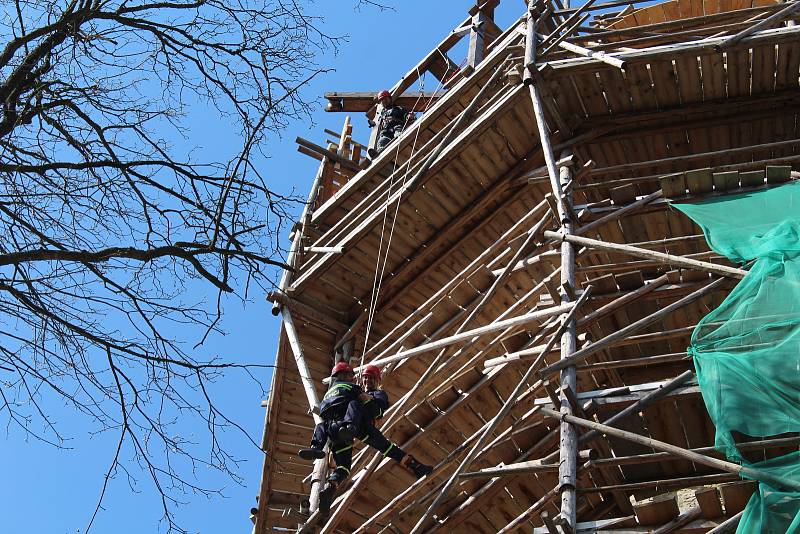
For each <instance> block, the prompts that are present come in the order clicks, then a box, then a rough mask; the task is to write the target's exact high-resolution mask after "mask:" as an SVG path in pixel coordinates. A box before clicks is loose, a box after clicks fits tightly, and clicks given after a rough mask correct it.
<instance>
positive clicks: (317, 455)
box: [297, 443, 325, 460]
mask: <svg viewBox="0 0 800 534" xmlns="http://www.w3.org/2000/svg"><path fill="white" fill-rule="evenodd" d="M297 455H298V456H299V457H300V458H302V459H303V460H319V459H321V458H325V451H323V450H322V447H320V446H318V445H317V444H316V443H312V444H311V446H310V447H309V448H307V449H300V452H298V453H297Z"/></svg>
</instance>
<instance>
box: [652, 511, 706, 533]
mask: <svg viewBox="0 0 800 534" xmlns="http://www.w3.org/2000/svg"><path fill="white" fill-rule="evenodd" d="M700 514H701V510H700V507H699V506H695V507H694V508H690V509H689V510H686V511H685V512H683V513H682V514H681V515H679V516H678V517H676V518H675V519H673V520H672V521H670V522H669V523H667V524H666V525H663V526H661V527H659V528H657V529H656V530H655V531H654V532H653V534H671V533H672V532H675V531H676V530H678V529H679V528H681V527H684V526H686V525H688V524H689V523H691V522H692V521H694V520H695V519H697V518H699V517H700Z"/></svg>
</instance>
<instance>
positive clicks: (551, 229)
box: [255, 0, 800, 534]
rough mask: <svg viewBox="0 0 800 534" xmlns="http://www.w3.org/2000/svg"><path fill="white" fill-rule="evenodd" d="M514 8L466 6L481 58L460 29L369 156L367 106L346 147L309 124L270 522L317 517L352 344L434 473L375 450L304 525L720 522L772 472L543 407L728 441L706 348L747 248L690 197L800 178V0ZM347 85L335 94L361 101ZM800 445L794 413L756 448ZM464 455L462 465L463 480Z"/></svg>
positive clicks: (282, 349) (282, 356)
mask: <svg viewBox="0 0 800 534" xmlns="http://www.w3.org/2000/svg"><path fill="white" fill-rule="evenodd" d="M496 4H497V2H496V1H494V2H483V3H482V5H478V6H476V7H475V8H474V9H473V11H472V12H471V13H470V18H468V19H467V21H465V24H466V25H467V26H469V24H467V23H468V22H469V21H470V20H471V21H480V20H482V19H483V20H486V21H488V22H486V23H485V24H483V25H478V26H472V29H471V30H469V31H467V30H464V29H463V27H462V28H460V29H457V30H458V31H460V32H461V33H458V31H457V32H453V34H458V35H461V34H463V35H467V34H468V33H470V32H471V35H470V39H471V42H472V43H473V44H474V43H477V46H478V47H479V49H478V51H477V52H475V51H474V50H473V52H474V53H475V58H473V63H474V67H473V68H466V69H462V70H461V71H458V72H456V73H455V75H453V73H452V72H451V73H449V74H447V75H445V74H444V72H443V69H447V68H448V65H449V64H450V63H452V61H451V60H449V58H447V56H446V51H447V49H448V48H447V46H452V43H451V42H450V41H447V40H445V41H443V44H442V45H440V47H439V48H437V50H435V51H434V52H438V55H437V54H433V53H432V55H430V56H429V57H428V58H425V59H424V60H423V61H422V62H421V64H420V65H421V66H422V70H425V69H429V70H430V72H433V73H434V74H436V71H437V69H438V72H439V77H440V79H442V80H443V84H442V86H441V88H440V90H439V91H438V92H437V93H436V94H429V95H416V96H417V97H418V98H424V99H426V100H425V106H424V109H426V110H425V111H424V113H423V114H422V115H421V116H420V117H419V118H418V120H417V121H416V122H415V123H414V124H413V125H412V126H411V127H410V128H409V129H408V130H407V131H406V132H404V135H403V136H402V138H401V139H400V140H399V141H396V142H395V143H394V144H392V145H391V146H390V148H389V149H387V150H386V151H385V152H383V153H382V154H381V155H380V156H379V157H377V158H376V160H375V161H374V162H372V164H371V165H370V166H369V167H367V168H366V169H364V168H362V167H363V166H364V165H363V162H361V161H360V155H361V154H362V153H363V147H362V146H361V145H358V144H357V143H354V142H353V141H352V139H351V133H352V128H351V127H350V126H349V125H348V124H346V126H345V129H344V131H343V133H342V135H341V137H340V139H339V140H338V141H336V142H334V143H329V144H328V145H327V148H323V147H321V146H319V145H315V144H314V143H309V142H306V141H303V140H299V141H301V145H302V149H303V150H302V151H304V152H306V153H308V154H310V155H314V156H315V157H317V158H318V159H321V165H320V170H319V173H318V175H317V179H316V181H315V184H314V186H313V188H312V193H311V195H310V198H309V208H308V209H307V211H306V212H305V213H304V214H303V217H302V218H301V220H300V221H299V223H298V224H297V225H296V227H295V233H294V244H293V248H292V254H291V256H290V262H291V264H292V265H294V267H295V271H294V272H293V273H289V272H287V273H285V276H284V280H283V282H282V286H281V289H280V291H276V292H275V293H274V294H272V295H271V298H272V300H273V301H274V302H275V303H276V312H280V313H282V314H283V317H284V328H283V329H282V331H281V337H280V343H279V346H278V350H277V356H276V369H275V373H274V377H273V382H272V390H271V393H270V398H269V403H268V408H267V422H266V426H265V433H264V440H263V449H264V451H265V453H266V456H265V462H264V470H263V478H262V485H261V491H260V498H259V505H258V510H259V511H258V514H257V516H256V528H255V532H256V533H257V534H262V533H267V532H280V531H287V529H289V530H292V531H294V530H295V529H296V528H297V526H298V524H299V523H304V522H305V521H306V520H307V517H306V516H304V515H301V514H300V513H299V505H300V501H301V500H302V499H305V498H307V496H308V495H309V493H310V492H311V489H312V487H311V482H312V479H314V478H318V477H312V476H311V473H312V469H313V466H312V464H311V463H310V462H306V461H303V460H301V459H299V458H298V457H297V456H296V452H297V450H298V449H299V448H301V447H304V446H306V445H307V443H308V440H309V438H310V435H311V431H312V427H313V425H314V420H313V418H312V416H311V415H310V413H309V402H313V399H314V397H315V396H316V398H320V397H321V396H322V395H323V394H324V391H325V385H324V384H323V382H322V379H323V378H324V377H325V376H327V374H328V372H329V370H330V368H331V366H332V364H333V363H334V361H335V358H336V357H337V355H338V357H339V358H341V357H345V358H350V359H351V362H352V363H354V365H358V364H359V363H360V362H361V361H362V354H363V355H364V356H363V361H364V362H365V363H369V362H372V361H378V362H380V363H382V364H385V367H384V381H383V382H384V388H385V389H386V391H387V392H388V394H389V396H390V398H391V399H392V401H393V402H394V403H395V408H394V409H392V410H391V411H390V412H389V414H388V415H387V418H386V420H385V422H384V424H383V426H382V430H383V431H384V433H386V434H387V436H388V437H389V438H390V439H391V440H393V441H394V442H396V443H398V444H400V445H401V446H403V447H404V448H406V449H407V450H408V451H409V452H410V453H412V454H413V455H414V456H416V457H417V458H419V459H420V460H421V461H423V462H426V463H429V464H431V465H435V466H436V469H435V472H434V474H433V475H432V476H429V477H427V478H426V479H423V480H422V481H419V482H416V483H415V480H414V479H413V477H412V476H411V475H410V474H409V473H408V472H407V471H405V470H404V469H403V468H401V467H399V466H397V465H395V464H394V463H390V462H380V460H379V459H377V460H373V455H372V451H371V450H369V451H367V452H362V453H357V454H356V460H354V464H353V465H354V468H353V475H354V476H353V480H354V481H355V482H353V483H351V484H349V485H347V486H345V487H344V488H343V489H342V490H341V491H340V492H339V495H340V498H339V500H338V501H337V504H335V505H334V507H333V510H332V514H331V516H330V518H328V519H327V520H322V521H320V520H319V518H317V517H316V516H317V515H318V514H315V515H314V516H312V521H311V522H309V524H308V525H307V527H306V528H305V529H304V531H308V532H311V531H313V530H314V529H316V530H321V531H322V532H381V531H386V532H403V533H406V532H433V531H437V530H439V531H446V530H450V531H456V532H512V531H515V530H517V529H523V530H525V531H528V532H530V531H531V530H533V529H534V528H536V529H535V530H533V531H534V532H553V530H550V529H553V528H556V529H559V528H562V529H563V531H564V532H571V531H573V530H575V531H578V532H593V531H604V532H606V531H607V532H614V531H617V532H623V531H624V532H659V533H666V532H683V533H689V532H709V531H711V530H712V529H713V528H715V527H716V526H717V525H718V524H721V523H723V522H724V521H726V520H727V519H729V518H732V517H734V522H735V516H736V514H738V513H739V512H740V511H741V510H742V509H743V507H744V504H745V503H746V500H747V497H748V495H749V493H750V492H752V490H753V485H752V484H751V483H749V482H743V481H742V479H741V478H740V477H739V476H738V475H737V474H735V473H731V472H729V471H727V470H726V468H725V467H724V466H722V467H721V466H720V465H716V464H703V463H702V462H698V461H693V460H690V459H688V458H687V457H685V456H681V455H676V454H673V453H666V452H659V451H661V449H659V448H658V444H656V443H651V444H647V445H645V444H643V443H637V442H633V441H631V440H629V439H625V438H623V437H617V436H611V435H608V434H606V435H601V434H600V435H595V436H588V439H587V435H586V434H585V432H586V429H582V428H580V427H578V426H577V425H572V424H569V423H566V422H565V423H560V422H559V420H558V419H557V418H553V417H552V416H551V415H548V413H547V412H548V409H549V408H553V407H554V406H553V405H554V403H555V404H556V405H557V406H555V409H556V410H559V409H560V411H561V413H570V414H574V415H576V416H578V417H581V418H584V419H590V420H595V421H598V422H601V423H602V422H607V421H609V419H611V418H614V419H613V420H612V421H611V422H610V423H609V424H610V426H613V427H616V428H618V429H622V430H625V431H629V432H632V433H635V434H638V435H640V436H643V437H646V438H649V439H652V440H658V441H662V442H667V443H669V444H672V445H676V446H678V447H680V448H681V449H685V450H689V449H692V450H696V451H697V452H700V453H701V454H702V455H703V456H704V457H706V458H722V456H721V455H719V454H716V453H714V452H713V450H712V449H711V446H712V445H713V443H714V427H713V425H712V424H711V422H710V420H709V418H708V415H707V413H706V410H705V406H704V403H703V399H702V397H701V396H700V393H699V390H698V388H697V386H696V382H694V381H693V376H692V375H691V373H686V371H689V370H691V369H693V367H692V363H691V361H690V360H689V359H688V357H687V356H686V348H687V346H688V344H689V336H690V334H691V331H692V327H693V326H694V325H696V324H697V322H698V320H699V319H700V318H701V317H703V316H704V315H705V314H706V313H708V311H709V310H711V309H713V308H714V307H715V306H716V305H718V304H719V303H720V302H721V301H722V299H723V298H724V297H725V296H726V294H727V293H728V291H729V290H730V288H731V287H733V285H735V283H736V281H737V279H738V278H741V276H742V273H743V271H741V270H740V269H738V268H736V267H735V266H733V265H731V264H729V263H727V261H726V260H724V259H723V258H721V257H719V256H717V255H716V254H714V253H713V252H711V251H709V248H708V245H707V244H706V241H705V239H704V237H703V235H702V232H701V230H700V229H699V228H698V227H696V226H695V225H694V224H693V223H692V222H691V221H690V220H688V219H687V218H686V217H685V216H683V215H682V214H680V213H679V212H678V211H676V210H673V209H671V208H670V203H671V202H672V200H673V199H676V198H679V199H681V200H684V201H692V200H694V199H697V198H706V197H708V196H709V195H724V194H728V193H730V192H731V191H738V190H741V189H749V188H763V187H771V186H772V185H773V184H776V183H780V182H782V181H786V180H789V179H792V178H793V176H792V175H791V174H790V172H789V171H790V169H789V168H788V167H794V166H795V164H796V162H797V161H798V160H800V152H798V144H799V143H800V138H799V137H798V133H800V132H798V128H800V125H799V124H798V112H799V111H800V100H798V98H797V97H798V88H799V87H798V77H800V41H799V40H798V38H799V37H800V27H798V26H794V25H793V23H791V19H792V17H793V15H792V11H791V10H793V8H794V7H793V6H794V5H795V4H793V3H790V4H788V7H787V4H781V3H775V2H772V1H769V2H768V1H762V0H753V1H751V0H711V1H701V0H680V1H675V0H674V1H670V2H665V3H662V4H657V5H650V6H647V7H642V8H636V7H635V6H636V3H635V2H634V3H623V2H614V3H611V5H610V6H609V4H606V5H605V6H602V5H600V4H594V5H593V4H592V3H591V2H590V3H588V4H586V5H585V6H581V7H576V8H573V9H563V8H561V7H560V3H559V2H558V0H556V1H555V2H553V3H548V2H532V3H531V5H529V10H528V12H525V13H521V15H522V17H521V18H520V19H519V20H518V21H517V22H516V23H515V24H514V25H513V26H512V27H511V28H508V29H505V30H503V31H500V29H497V28H496V27H492V26H493V23H491V12H492V10H493V9H494V6H495V5H496ZM615 6H616V7H615ZM612 8H613V9H612ZM782 10H783V11H782ZM778 13H781V15H780V16H775V17H773V16H774V15H776V14H778ZM767 19H769V20H767ZM764 20H767V24H763V25H762V24H760V22H761V21H764ZM786 21H789V22H788V23H787V22H786ZM754 25H756V27H754ZM476 28H477V29H476ZM468 29H469V28H468ZM534 29H535V31H533V30H534ZM451 35H452V34H451ZM534 35H536V38H535V39H534V38H533V37H532V36H534ZM526 45H527V46H526ZM472 48H474V47H472ZM440 56H441V57H444V58H447V59H446V60H443V59H441V57H440ZM532 57H533V58H535V61H533V60H532V59H531V58H532ZM431 58H433V59H431ZM437 58H438V59H437ZM434 59H435V61H434ZM415 69H416V68H415ZM415 69H412V71H411V72H419V70H420V69H416V70H415ZM523 79H525V82H528V83H523ZM411 83H413V80H412V81H410V82H409V77H408V76H406V77H404V78H403V80H401V82H398V85H397V86H396V87H395V88H394V94H396V95H399V94H402V93H403V91H405V90H406V89H408V88H409V87H410V86H411ZM348 95H349V94H348V93H339V94H336V95H334V96H333V97H331V98H332V101H335V105H333V106H332V110H334V111H337V110H345V111H346V110H348V109H363V108H364V106H365V104H364V102H363V97H359V96H358V95H355V96H353V95H350V96H348ZM359 98H360V100H359ZM348 99H350V100H348ZM348 106H350V107H348ZM419 109H423V106H420V107H419ZM537 115H538V119H537ZM765 170H766V173H765ZM732 216H733V214H732ZM614 244H621V245H623V246H622V247H619V246H614ZM376 277H377V282H376ZM590 287H591V289H590V290H589V288H590ZM587 290H588V292H587ZM576 299H577V300H578V304H575V302H576ZM673 304H674V306H673ZM569 310H572V311H573V312H574V314H573V316H572V318H573V319H572V320H569V321H567V320H566V319H564V317H565V313H566V312H567V311H569ZM515 318H516V320H511V319H515ZM564 321H566V322H564ZM562 323H564V327H563V328H560V327H561V325H562ZM562 332H563V334H562ZM540 356H541V357H540ZM562 358H569V359H567V360H565V363H564V364H563V365H560V364H559V365H556V366H555V367H553V366H552V364H555V363H556V362H559V360H560V359H562ZM532 364H534V365H533V369H531V365H532ZM559 366H560V367H563V369H560V368H559ZM299 369H303V371H302V372H301V371H300V370H299ZM529 371H530V372H529ZM559 373H560V374H559ZM571 373H572V374H574V375H575V376H576V378H575V379H573V378H571ZM675 377H680V379H679V380H677V381H675V380H673V379H674V378H675ZM523 378H524V379H525V380H523V381H522V382H521V379H523ZM564 385H566V387H562V386H564ZM518 386H519V387H518ZM404 396H405V398H404ZM400 399H403V401H402V402H400ZM504 405H507V408H508V409H507V410H504V411H507V412H508V413H507V415H506V414H501V415H504V416H503V417H501V418H496V416H497V415H498V413H500V412H501V408H502V407H503V406H504ZM397 407H399V409H397ZM623 410H624V412H623ZM620 413H622V415H621V416H619V417H615V416H617V415H618V414H620ZM581 436H583V437H581ZM476 444H477V449H475V453H477V454H473V455H474V456H475V458H474V460H473V461H471V462H463V460H464V458H465V457H467V456H468V454H470V453H471V452H472V450H473V448H475V447H476ZM797 446H798V439H796V437H794V436H781V439H770V440H766V441H760V442H755V443H753V444H752V445H750V446H749V450H750V451H751V452H750V454H752V455H753V458H764V457H772V456H776V455H779V454H785V453H786V452H787V451H789V450H796V449H797ZM534 460H541V461H539V462H532V461H534ZM520 462H527V463H523V464H520ZM462 463H463V464H465V465H463V466H462V467H461V469H460V471H462V475H463V474H466V476H460V477H457V480H454V481H453V483H451V484H448V483H447V482H448V480H449V479H450V478H451V477H452V475H453V473H454V472H455V471H456V469H457V468H459V466H460V465H461V464H462ZM466 464H469V465H466ZM510 464H520V465H518V466H516V467H513V468H512V467H504V466H509V465H510ZM559 466H561V467H559ZM492 468H494V470H490V471H484V472H481V470H487V469H492ZM559 469H561V472H559ZM318 470H319V468H318ZM570 471H571V473H570ZM570 476H572V477H574V480H572V479H570ZM315 486H316V485H315ZM445 487H446V490H447V491H444V492H443V491H442V489H443V488H445ZM687 488H691V489H692V490H691V491H688V492H687V491H682V492H681V507H679V506H678V503H677V501H676V497H675V492H676V491H678V490H685V489H687ZM687 495H688V501H686V499H687ZM434 501H435V506H434V507H431V504H432V503H434ZM684 501H686V502H684ZM570 503H571V504H570ZM687 503H688V504H687ZM429 508H433V510H431V512H432V513H427V512H426V511H427V510H428V509H429ZM423 515H424V516H425V517H424V518H423ZM570 515H572V517H570ZM421 519H422V521H421ZM559 522H561V523H563V524H565V525H568V526H564V527H559V526H557V525H556V526H555V527H554V526H553V525H554V524H557V523H559ZM312 524H313V525H315V526H313V527H312ZM453 529H456V530H453ZM556 531H559V532H560V530H556ZM719 531H720V532H721V531H722V530H719ZM715 532H716V531H715Z"/></svg>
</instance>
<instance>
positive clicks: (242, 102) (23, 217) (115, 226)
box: [0, 0, 338, 530]
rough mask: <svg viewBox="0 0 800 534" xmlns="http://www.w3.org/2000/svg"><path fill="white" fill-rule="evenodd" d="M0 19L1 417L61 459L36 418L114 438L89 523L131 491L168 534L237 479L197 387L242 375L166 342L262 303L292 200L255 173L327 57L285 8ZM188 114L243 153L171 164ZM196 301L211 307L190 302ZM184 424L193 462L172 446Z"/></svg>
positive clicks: (73, 10)
mask: <svg viewBox="0 0 800 534" xmlns="http://www.w3.org/2000/svg"><path fill="white" fill-rule="evenodd" d="M0 4H1V5H2V6H3V11H2V17H3V18H2V21H0V24H2V28H3V30H4V31H3V35H4V36H5V37H4V39H5V40H6V42H5V43H4V46H2V51H0V69H1V72H2V74H1V75H0V150H1V151H2V157H0V184H1V185H0V188H1V189H0V232H2V240H1V241H0V380H2V384H1V385H0V414H2V416H3V417H4V418H5V419H6V422H7V423H8V425H11V426H14V425H18V426H19V427H20V428H21V429H23V431H24V432H26V433H28V434H30V435H33V436H36V437H37V438H39V439H42V440H45V441H48V442H50V443H52V444H53V445H55V446H63V444H64V441H63V440H64V438H65V436H64V435H63V434H62V429H61V428H60V427H59V425H58V422H57V421H55V420H54V418H53V417H52V415H51V414H50V412H49V411H48V403H47V402H46V399H53V398H61V399H62V400H64V401H66V402H67V403H68V404H69V405H70V406H71V407H73V408H74V409H75V410H77V412H79V413H80V414H82V415H83V416H85V417H86V418H87V420H88V421H89V422H90V423H91V424H93V425H95V426H96V428H97V431H98V432H115V433H116V434H117V435H118V446H117V449H116V454H115V455H114V457H113V462H112V463H111V465H110V467H109V469H108V473H107V476H106V479H105V483H104V485H103V489H102V493H101V495H100V500H99V502H98V507H97V510H95V515H96V514H97V511H98V510H100V509H101V508H102V497H103V495H105V492H106V488H107V485H108V481H109V480H110V479H112V478H113V477H115V476H122V477H123V478H124V477H128V479H129V480H133V479H134V478H136V477H137V476H140V475H141V474H142V473H144V475H145V478H146V480H149V483H151V484H152V485H153V487H154V488H156V489H157V491H158V492H159V493H160V495H161V498H162V503H163V513H164V518H165V524H166V527H167V528H168V529H169V530H181V529H180V527H179V526H178V525H176V523H175V520H174V506H175V504H176V503H177V502H179V501H180V500H181V499H182V495H183V494H185V493H192V492H200V493H206V494H207V493H209V492H211V491H213V490H211V489H208V488H204V487H201V486H199V485H198V484H197V483H196V482H195V479H194V477H193V476H192V470H193V469H195V468H197V467H200V466H202V467H209V468H212V469H215V470H219V471H222V472H225V473H228V474H230V475H231V476H234V477H235V476H236V471H235V469H234V465H233V464H234V462H235V458H233V457H232V456H231V455H230V454H228V453H227V452H226V449H225V448H224V447H223V446H222V445H221V444H220V442H219V435H220V433H221V432H222V431H223V430H224V428H226V427H235V426H236V425H235V423H234V422H233V421H231V420H230V419H228V418H227V417H226V416H225V415H224V414H222V413H221V412H220V411H219V410H218V409H217V407H216V406H215V404H214V402H212V399H211V398H210V396H209V395H208V394H207V391H208V390H207V385H208V383H209V382H210V381H212V380H214V379H215V378H216V377H218V375H219V374H220V373H222V372H224V371H226V370H227V369H230V368H232V367H239V370H240V371H242V372H245V373H247V372H249V368H248V366H246V365H242V364H234V363H229V362H226V361H224V360H217V359H210V360H203V359H200V358H199V357H197V356H196V351H195V350H194V349H195V348H196V347H193V346H192V344H191V343H190V344H188V345H187V344H186V341H187V340H186V339H185V336H183V335H178V334H176V332H180V333H181V334H183V333H184V332H187V331H188V332H197V336H196V338H195V340H194V341H195V342H197V343H202V342H203V341H204V340H205V336H206V335H208V334H209V333H211V332H214V331H215V330H217V329H218V328H219V320H220V315H221V299H222V296H223V295H224V294H226V293H231V292H233V291H234V288H238V289H240V290H241V292H242V293H244V294H246V292H247V290H248V288H251V286H252V285H253V284H256V285H257V286H259V287H263V288H266V287H267V286H269V284H270V273H271V272H274V270H275V269H274V267H275V266H282V264H281V262H280V259H279V258H280V254H279V252H280V250H279V248H278V245H277V235H278V232H280V231H282V230H283V225H284V221H285V219H286V216H287V214H288V211H289V210H291V209H292V202H296V200H295V199H293V198H290V197H285V196H281V195H278V194H276V193H275V192H274V191H272V190H271V189H270V187H269V186H268V183H267V181H266V180H265V178H264V176H263V175H262V173H261V172H260V171H261V170H260V169H259V168H257V166H256V165H254V163H253V161H254V158H255V157H256V156H258V155H260V154H262V150H263V147H264V146H265V142H266V141H267V139H268V138H269V137H270V136H271V135H272V134H274V133H275V132H277V131H278V130H280V128H282V127H284V126H285V125H286V124H287V123H288V122H289V121H291V120H294V119H298V118H302V117H305V116H306V115H307V113H308V110H309V102H308V101H306V100H304V98H303V97H302V92H301V91H300V88H302V87H303V86H304V84H307V83H308V82H309V81H310V80H312V79H313V78H314V77H315V76H318V75H319V74H320V73H322V72H324V69H323V68H321V67H319V66H318V65H317V63H316V62H315V60H314V58H315V56H316V55H317V54H318V53H319V52H320V51H322V50H331V49H335V48H336V46H337V42H338V39H337V38H335V37H331V36H329V35H326V34H325V33H324V32H323V31H321V25H320V21H319V20H318V19H316V18H314V17H311V16H309V15H307V14H306V13H305V12H304V10H303V8H302V7H300V6H299V5H298V3H297V2H295V1H294V0H164V1H161V0H0ZM193 106H194V108H195V109H196V108H197V107H202V108H203V109H204V110H205V113H212V114H214V116H215V117H220V118H221V119H222V120H223V121H224V123H225V124H226V125H228V128H229V129H230V130H231V131H232V132H233V133H235V134H237V135H238V137H237V138H238V139H241V140H242V142H241V149H240V150H239V151H238V152H237V153H236V154H232V155H231V157H230V158H229V159H228V160H226V161H206V160H204V158H203V156H204V155H203V154H202V153H195V151H192V150H188V149H184V148H182V147H184V146H187V145H189V146H191V134H186V133H184V131H183V129H182V128H183V127H184V126H185V124H186V115H187V113H189V112H190V111H191V110H192V108H193ZM176 140H178V141H176ZM275 258H277V260H276V259H275ZM203 283H204V284H203ZM208 284H211V286H209V285H208ZM204 285H205V286H207V287H211V288H212V289H213V291H212V292H210V294H211V297H210V299H208V301H204V300H203V299H201V298H199V297H191V296H187V295H198V294H199V292H198V291H197V288H198V287H202V286H204ZM259 293H260V292H259ZM192 417H194V418H196V420H197V421H199V422H200V423H202V425H203V426H205V427H207V430H208V436H209V437H208V439H207V440H204V441H203V443H200V442H198V441H196V439H190V438H189V437H186V436H184V435H182V434H181V433H180V432H176V431H175V428H178V426H177V425H178V424H179V422H181V424H183V423H182V422H183V421H185V420H186V418H192ZM209 442H210V446H209ZM209 449H210V453H209ZM94 517H95V516H94V515H93V516H92V521H93V520H94ZM90 526H91V523H90Z"/></svg>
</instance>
